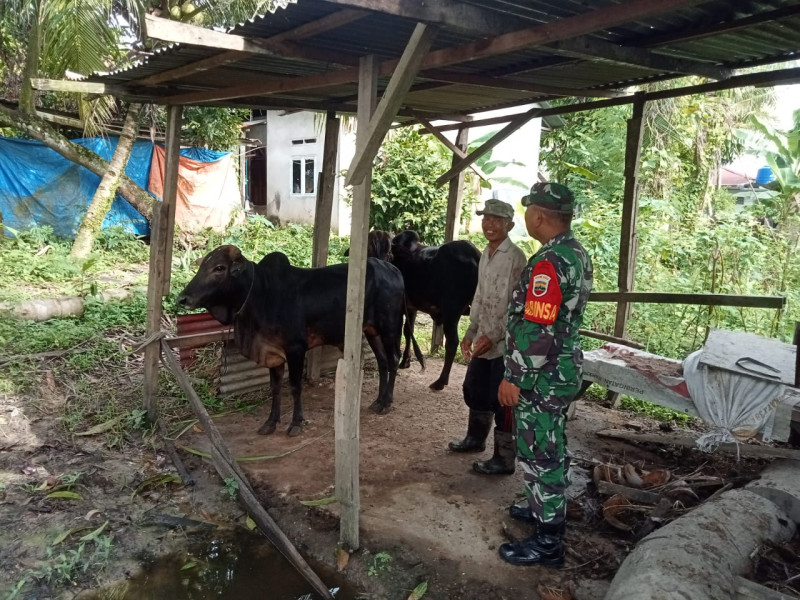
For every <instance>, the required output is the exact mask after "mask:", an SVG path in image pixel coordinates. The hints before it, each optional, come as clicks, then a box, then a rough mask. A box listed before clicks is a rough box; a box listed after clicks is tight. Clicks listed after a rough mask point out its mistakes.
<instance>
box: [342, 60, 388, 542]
mask: <svg viewBox="0 0 800 600" xmlns="http://www.w3.org/2000/svg"><path fill="white" fill-rule="evenodd" d="M377 68H378V61H377V60H376V58H375V56H366V57H363V58H361V61H360V66H359V69H360V71H359V80H358V116H357V118H358V130H357V134H356V154H358V153H359V149H361V148H363V146H364V144H365V143H366V140H367V136H368V125H369V122H370V118H371V117H372V113H373V111H374V110H375V99H376V95H377V89H378V69H377ZM361 181H362V183H360V184H359V185H356V186H353V215H352V224H351V227H350V261H349V268H348V270H347V316H346V317H345V333H344V358H343V359H342V360H340V361H339V366H338V368H337V373H336V378H337V384H336V401H335V404H336V408H335V416H334V430H335V433H336V498H337V500H338V501H339V507H340V523H339V542H340V544H341V545H342V547H344V548H346V549H347V550H349V551H355V550H357V549H358V547H359V540H358V513H359V511H360V509H361V496H360V493H359V485H358V472H359V471H358V460H359V456H358V450H359V449H358V442H359V418H360V414H359V409H360V407H361V327H362V323H363V319H364V284H365V279H366V268H367V234H368V233H369V203H370V196H371V193H372V169H371V167H370V168H368V169H367V171H366V174H365V175H364V178H363V179H362V180H361Z"/></svg>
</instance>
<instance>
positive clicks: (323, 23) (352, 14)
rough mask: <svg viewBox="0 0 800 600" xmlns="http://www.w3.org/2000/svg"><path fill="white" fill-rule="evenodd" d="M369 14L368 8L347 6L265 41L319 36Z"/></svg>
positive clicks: (275, 41)
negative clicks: (361, 8)
mask: <svg viewBox="0 0 800 600" xmlns="http://www.w3.org/2000/svg"><path fill="white" fill-rule="evenodd" d="M367 15H369V12H368V11H366V10H358V9H353V8H346V9H344V10H340V11H337V12H335V13H331V14H329V15H325V16H324V17H320V18H319V19H316V20H314V21H309V22H308V23H303V24H302V25H298V26H297V27H295V28H294V29H289V30H288V31H282V32H281V33H278V34H276V35H273V36H271V37H268V38H267V39H266V40H265V41H266V42H269V43H277V42H283V41H286V40H305V39H308V38H311V37H315V36H318V35H320V34H322V33H325V32H328V31H331V30H333V29H338V28H339V27H343V26H344V25H348V24H350V23H353V22H355V21H358V20H359V19H363V18H364V17H366V16H367Z"/></svg>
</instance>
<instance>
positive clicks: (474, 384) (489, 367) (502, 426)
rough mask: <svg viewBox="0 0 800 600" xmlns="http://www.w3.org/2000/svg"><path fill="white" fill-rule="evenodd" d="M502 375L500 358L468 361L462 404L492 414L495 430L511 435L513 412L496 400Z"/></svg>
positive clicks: (501, 358) (503, 370)
mask: <svg viewBox="0 0 800 600" xmlns="http://www.w3.org/2000/svg"><path fill="white" fill-rule="evenodd" d="M504 373H505V366H504V365H503V357H502V356H498V357H497V358H489V359H486V358H479V357H478V358H473V359H472V360H471V361H469V365H468V366H467V374H466V375H465V376H464V385H463V390H464V402H465V403H466V405H467V406H469V407H470V409H472V410H477V411H482V412H490V411H491V412H493V413H494V423H495V427H496V428H497V430H498V431H504V432H506V433H511V432H512V431H513V429H514V410H513V408H507V407H505V406H500V402H498V400H497V388H499V387H500V382H501V381H502V380H503V375H504Z"/></svg>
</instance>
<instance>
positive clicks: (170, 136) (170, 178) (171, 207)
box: [161, 106, 183, 297]
mask: <svg viewBox="0 0 800 600" xmlns="http://www.w3.org/2000/svg"><path fill="white" fill-rule="evenodd" d="M182 116H183V107H182V106H169V107H168V108H167V130H166V134H165V137H166V141H165V143H164V197H163V198H162V199H161V203H162V204H163V205H164V206H165V207H166V209H167V224H166V233H165V238H164V248H163V252H164V289H163V291H162V295H163V296H165V297H166V296H169V282H170V275H171V271H172V242H173V239H174V238H175V208H176V206H177V204H178V172H179V168H180V158H181V121H182Z"/></svg>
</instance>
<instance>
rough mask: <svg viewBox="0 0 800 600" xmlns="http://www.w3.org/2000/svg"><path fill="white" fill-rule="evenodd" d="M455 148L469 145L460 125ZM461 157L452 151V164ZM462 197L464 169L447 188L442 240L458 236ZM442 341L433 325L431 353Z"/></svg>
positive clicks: (464, 149) (439, 330)
mask: <svg viewBox="0 0 800 600" xmlns="http://www.w3.org/2000/svg"><path fill="white" fill-rule="evenodd" d="M455 145H456V148H458V149H459V150H461V152H462V154H463V155H464V156H465V155H466V153H467V148H468V146H469V129H467V128H466V127H461V128H459V130H458V135H457V136H456V144H455ZM461 158H462V156H459V155H458V154H456V153H455V152H454V153H453V162H452V166H455V165H456V163H457V162H458V161H459V160H460V159H461ZM463 197H464V171H463V170H462V171H461V172H459V174H458V176H457V177H454V178H453V179H451V180H450V184H449V187H448V188H447V217H446V219H445V226H444V241H445V242H452V241H453V240H455V239H456V238H457V237H458V225H459V221H460V219H461V200H462V198H463ZM443 341H444V329H443V328H442V326H441V325H435V324H434V326H433V333H432V335H431V354H435V353H436V352H438V351H439V349H440V348H441V347H442V342H443Z"/></svg>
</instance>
